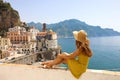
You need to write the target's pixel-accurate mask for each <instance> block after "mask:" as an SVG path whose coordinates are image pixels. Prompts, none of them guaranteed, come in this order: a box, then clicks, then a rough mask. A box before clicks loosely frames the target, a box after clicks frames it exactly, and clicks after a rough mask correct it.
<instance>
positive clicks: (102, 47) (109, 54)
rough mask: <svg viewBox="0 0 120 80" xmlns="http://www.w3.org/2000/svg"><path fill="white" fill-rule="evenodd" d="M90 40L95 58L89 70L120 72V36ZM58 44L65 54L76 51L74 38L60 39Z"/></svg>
mask: <svg viewBox="0 0 120 80" xmlns="http://www.w3.org/2000/svg"><path fill="white" fill-rule="evenodd" d="M89 39H90V47H91V49H92V51H93V56H92V57H91V59H90V61H89V65H88V68H89V69H100V70H101V69H102V70H112V71H120V36H112V37H91V38H89ZM58 43H59V45H61V47H62V51H63V52H68V53H71V52H73V51H74V50H75V49H76V47H75V40H74V39H73V38H60V39H58Z"/></svg>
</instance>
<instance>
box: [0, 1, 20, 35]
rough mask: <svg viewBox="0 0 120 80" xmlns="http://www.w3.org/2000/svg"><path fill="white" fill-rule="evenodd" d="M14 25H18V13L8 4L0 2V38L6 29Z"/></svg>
mask: <svg viewBox="0 0 120 80" xmlns="http://www.w3.org/2000/svg"><path fill="white" fill-rule="evenodd" d="M16 25H20V17H19V13H18V12H17V11H16V10H14V9H13V8H12V7H11V5H10V3H8V2H4V1H3V0H0V36H4V35H5V32H6V31H7V30H8V28H10V27H14V26H16Z"/></svg>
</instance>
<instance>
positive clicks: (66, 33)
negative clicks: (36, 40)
mask: <svg viewBox="0 0 120 80" xmlns="http://www.w3.org/2000/svg"><path fill="white" fill-rule="evenodd" d="M28 25H29V26H35V27H36V28H37V29H39V30H40V31H41V30H42V24H41V23H34V22H31V23H28ZM47 29H48V30H49V29H52V30H53V31H55V32H57V34H58V37H73V34H72V32H73V31H79V30H80V29H83V30H85V31H86V32H87V33H88V36H89V37H101V36H120V33H119V32H117V31H114V30H113V29H109V28H106V29H103V28H101V27H100V26H92V25H88V24H86V23H85V22H82V21H79V20H77V19H69V20H64V21H61V22H59V23H54V24H47Z"/></svg>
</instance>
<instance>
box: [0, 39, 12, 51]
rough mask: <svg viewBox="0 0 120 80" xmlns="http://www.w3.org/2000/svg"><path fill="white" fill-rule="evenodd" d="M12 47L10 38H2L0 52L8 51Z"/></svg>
mask: <svg viewBox="0 0 120 80" xmlns="http://www.w3.org/2000/svg"><path fill="white" fill-rule="evenodd" d="M10 46H11V42H10V39H9V38H1V37H0V50H7V49H8V48H9V47H10Z"/></svg>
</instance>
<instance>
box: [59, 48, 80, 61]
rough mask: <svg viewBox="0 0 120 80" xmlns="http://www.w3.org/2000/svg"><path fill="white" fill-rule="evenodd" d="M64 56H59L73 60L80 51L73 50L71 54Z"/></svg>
mask: <svg viewBox="0 0 120 80" xmlns="http://www.w3.org/2000/svg"><path fill="white" fill-rule="evenodd" d="M64 54H65V55H61V56H62V57H64V58H66V59H74V58H75V57H76V56H78V55H79V54H80V49H77V50H75V51H74V52H73V53H71V54H67V53H64Z"/></svg>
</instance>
